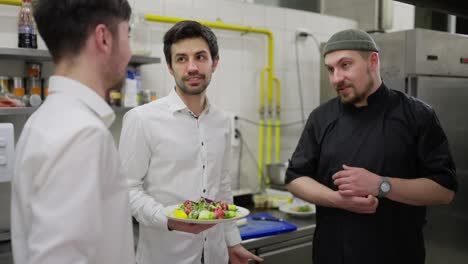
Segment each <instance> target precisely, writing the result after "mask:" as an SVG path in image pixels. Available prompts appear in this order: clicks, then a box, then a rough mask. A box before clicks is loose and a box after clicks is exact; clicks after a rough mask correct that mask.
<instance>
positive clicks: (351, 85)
mask: <svg viewBox="0 0 468 264" xmlns="http://www.w3.org/2000/svg"><path fill="white" fill-rule="evenodd" d="M345 87H354V86H353V84H352V83H349V82H339V83H338V84H337V85H336V86H335V89H336V90H340V89H343V88H345Z"/></svg>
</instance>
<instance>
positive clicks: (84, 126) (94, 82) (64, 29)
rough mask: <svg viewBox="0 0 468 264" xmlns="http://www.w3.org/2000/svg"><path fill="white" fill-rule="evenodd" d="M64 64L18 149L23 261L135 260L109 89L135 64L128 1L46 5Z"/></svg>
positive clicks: (50, 38) (16, 244) (16, 214)
mask: <svg viewBox="0 0 468 264" xmlns="http://www.w3.org/2000/svg"><path fill="white" fill-rule="evenodd" d="M34 8H35V9H34V17H35V20H36V22H37V27H38V29H39V32H40V34H41V36H42V38H43V39H44V41H45V43H46V45H47V47H48V49H49V51H50V53H51V55H52V58H53V60H54V63H55V69H54V71H55V72H54V75H53V76H52V77H50V81H49V96H48V97H47V100H45V102H44V104H43V105H42V106H41V107H40V108H39V109H38V110H37V111H36V112H35V113H34V114H33V115H32V116H31V117H30V118H29V119H28V121H27V123H26V124H25V126H24V129H23V131H22V134H21V137H20V139H19V142H18V147H17V153H16V160H15V166H14V171H15V173H14V177H13V182H12V205H11V207H12V208H11V210H12V213H11V225H12V232H11V235H12V245H13V258H14V261H15V263H17V264H26V263H27V264H64V263H81V264H85V263H88V264H111V263H112V264H130V263H135V256H134V248H133V233H132V226H131V215H130V209H129V199H128V189H127V187H126V185H125V179H124V176H123V174H122V172H121V167H120V162H119V154H118V151H117V148H116V145H115V143H114V140H113V138H112V135H111V133H110V131H109V130H108V127H109V126H110V125H111V124H112V122H113V120H114V118H115V116H114V112H113V111H112V108H110V107H109V105H108V104H107V103H106V101H105V99H104V98H105V96H106V92H107V91H108V89H110V88H112V87H118V86H119V85H121V83H123V80H124V78H125V72H126V66H127V64H128V62H129V60H130V56H131V54H130V48H129V40H128V38H129V23H128V20H129V17H130V14H131V9H130V6H129V4H128V2H127V0H99V1H88V0H73V1H72V0H47V1H44V0H42V1H37V3H36V5H35V7H34Z"/></svg>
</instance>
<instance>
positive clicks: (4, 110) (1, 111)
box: [0, 107, 37, 116]
mask: <svg viewBox="0 0 468 264" xmlns="http://www.w3.org/2000/svg"><path fill="white" fill-rule="evenodd" d="M36 109H37V107H0V116H3V115H29V114H32V113H33V112H34V111H36Z"/></svg>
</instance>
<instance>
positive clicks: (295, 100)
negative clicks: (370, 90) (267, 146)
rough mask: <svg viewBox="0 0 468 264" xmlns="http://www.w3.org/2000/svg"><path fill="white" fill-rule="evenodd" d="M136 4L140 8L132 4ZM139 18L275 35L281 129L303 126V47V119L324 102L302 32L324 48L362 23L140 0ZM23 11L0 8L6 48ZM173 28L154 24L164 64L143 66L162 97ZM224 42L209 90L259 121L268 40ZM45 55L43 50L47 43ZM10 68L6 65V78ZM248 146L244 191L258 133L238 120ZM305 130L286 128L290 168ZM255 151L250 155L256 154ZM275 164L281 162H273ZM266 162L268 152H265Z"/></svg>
mask: <svg viewBox="0 0 468 264" xmlns="http://www.w3.org/2000/svg"><path fill="white" fill-rule="evenodd" d="M131 3H133V1H131ZM134 3H135V6H134V12H139V13H153V14H157V15H164V16H173V17H181V18H187V19H202V20H205V21H215V20H221V21H223V22H225V23H229V24H238V25H244V26H253V27H261V28H267V29H269V30H271V31H272V32H273V34H274V60H275V61H274V67H275V69H274V74H275V75H276V76H277V77H278V78H279V79H280V81H281V85H282V95H281V101H282V109H283V112H282V113H281V116H282V123H284V124H289V123H291V122H295V121H299V120H301V113H300V106H299V105H300V104H299V93H298V74H297V73H298V72H297V63H296V46H297V48H298V54H299V64H300V67H301V80H302V94H303V102H304V114H305V117H306V118H307V116H308V114H309V112H310V111H311V110H312V109H313V108H315V107H316V106H317V105H318V102H319V94H318V93H319V67H320V65H319V61H320V60H319V58H320V53H319V50H318V48H317V47H316V44H315V42H314V41H313V40H312V39H310V38H309V39H304V40H300V41H299V42H298V43H297V45H296V38H295V33H296V30H297V28H304V29H307V30H309V31H310V32H312V33H313V35H314V36H315V37H316V38H317V39H318V40H319V41H326V40H327V39H328V38H329V37H330V36H331V35H332V34H333V33H335V32H336V31H339V30H342V29H346V28H356V27H357V22H355V21H353V20H349V19H344V18H338V17H332V16H325V15H320V14H317V13H310V12H305V11H299V10H292V9H284V8H277V7H270V6H260V5H254V4H249V3H243V2H241V1H227V0H224V1H221V0H154V1H146V0H135V1H134ZM17 12H18V8H17V7H11V6H3V5H0V46H1V47H15V46H16V14H17ZM170 26H171V25H170V24H164V23H153V22H151V23H150V28H151V35H152V37H151V38H152V46H151V51H152V55H153V56H157V57H161V61H162V63H161V64H157V65H147V66H143V67H142V72H143V85H144V86H145V88H149V89H152V90H155V91H156V92H157V94H158V96H164V95H166V94H167V93H168V92H169V91H170V89H172V87H173V85H174V82H173V79H172V76H170V75H169V73H168V71H167V69H166V65H165V62H164V61H165V60H164V55H163V51H162V37H163V34H164V32H165V31H166V30H167V29H168V28H169V27H170ZM214 31H215V33H216V35H217V36H218V39H219V45H220V63H219V67H218V69H217V71H216V73H215V74H214V76H213V80H212V83H211V85H210V87H209V88H208V94H209V97H210V99H211V101H212V102H213V103H214V104H216V105H218V106H220V107H222V108H224V109H226V110H228V111H230V112H233V113H235V114H237V115H239V116H241V117H243V118H246V119H249V120H252V121H254V122H258V119H259V115H258V106H259V85H260V71H261V70H262V68H263V67H265V66H267V40H266V37H265V36H264V35H260V34H242V33H240V32H233V31H226V30H218V29H216V30H214ZM39 46H40V48H44V44H43V43H42V41H40V42H39ZM1 70H4V66H2V65H0V71H1ZM237 124H238V127H239V130H240V131H241V133H242V137H243V139H244V142H245V145H243V147H242V152H241V153H239V150H240V148H239V147H236V148H235V149H234V151H233V159H232V160H233V170H232V171H233V177H234V186H237V185H236V184H235V183H236V179H237V175H238V170H237V168H238V166H237V163H238V157H239V156H240V155H239V154H241V169H240V179H241V180H240V186H241V187H251V188H253V189H255V188H256V187H257V165H256V160H257V159H258V131H259V130H258V127H257V126H255V125H252V124H250V123H247V122H245V121H242V120H239V121H238V122H237ZM120 127H121V123H120V120H118V121H117V122H116V124H115V125H114V127H113V134H114V135H115V137H116V139H118V138H119V135H120ZM301 131H302V126H301V125H300V124H299V125H292V126H287V127H285V128H283V129H282V137H281V140H282V142H281V160H282V161H286V160H287V159H288V158H289V156H290V155H291V153H292V152H293V150H294V148H295V145H296V143H297V140H298V138H299V135H300V133H301ZM249 151H250V152H249ZM273 157H274V155H273ZM265 158H266V153H265Z"/></svg>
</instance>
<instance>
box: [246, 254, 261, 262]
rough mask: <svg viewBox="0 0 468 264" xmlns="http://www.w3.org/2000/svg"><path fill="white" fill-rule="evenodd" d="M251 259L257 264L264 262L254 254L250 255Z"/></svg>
mask: <svg viewBox="0 0 468 264" xmlns="http://www.w3.org/2000/svg"><path fill="white" fill-rule="evenodd" d="M249 259H253V260H255V261H256V262H263V259H262V258H261V257H259V256H257V255H254V254H253V253H250V257H249Z"/></svg>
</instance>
